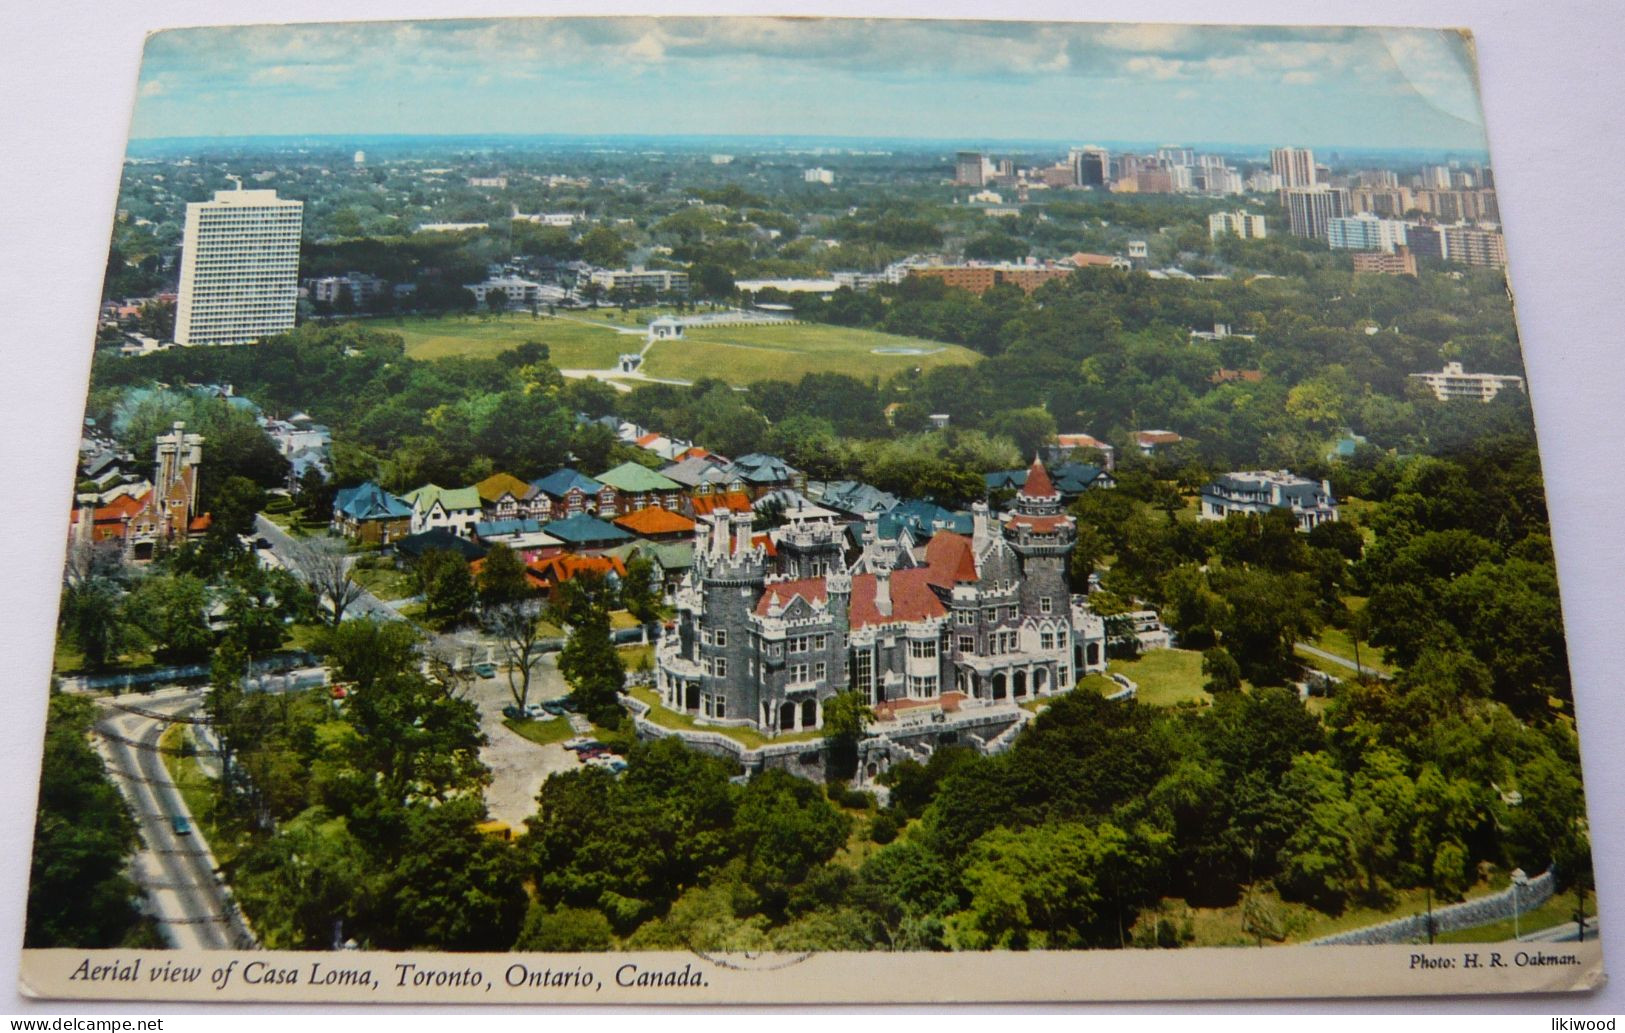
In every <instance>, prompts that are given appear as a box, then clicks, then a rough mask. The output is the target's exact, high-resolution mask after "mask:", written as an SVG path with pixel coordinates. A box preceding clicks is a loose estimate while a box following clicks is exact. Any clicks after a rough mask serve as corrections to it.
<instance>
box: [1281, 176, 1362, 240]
mask: <svg viewBox="0 0 1625 1033" xmlns="http://www.w3.org/2000/svg"><path fill="white" fill-rule="evenodd" d="M1282 193H1284V194H1285V195H1286V217H1287V228H1288V229H1289V230H1291V231H1292V235H1293V236H1294V237H1312V238H1314V239H1316V240H1325V239H1326V236H1327V228H1328V226H1329V225H1330V223H1331V221H1332V220H1333V219H1339V218H1342V217H1343V216H1345V215H1347V214H1348V213H1349V192H1348V191H1347V190H1343V189H1341V188H1334V187H1328V186H1326V185H1324V184H1321V185H1319V186H1312V187H1295V188H1292V189H1289V190H1284V191H1282Z"/></svg>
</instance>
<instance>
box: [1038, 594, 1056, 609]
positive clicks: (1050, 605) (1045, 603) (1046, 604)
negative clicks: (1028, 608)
mask: <svg viewBox="0 0 1625 1033" xmlns="http://www.w3.org/2000/svg"><path fill="white" fill-rule="evenodd" d="M1054 608H1055V603H1054V602H1053V601H1051V599H1050V597H1049V596H1047V595H1046V596H1044V597H1042V598H1040V599H1039V600H1038V612H1040V613H1049V612H1050V611H1051V610H1053V609H1054Z"/></svg>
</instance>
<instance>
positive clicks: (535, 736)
mask: <svg viewBox="0 0 1625 1033" xmlns="http://www.w3.org/2000/svg"><path fill="white" fill-rule="evenodd" d="M502 724H503V726H504V727H506V728H509V729H511V730H512V731H514V732H515V733H517V734H519V735H521V736H523V737H525V738H526V739H529V740H530V741H531V742H533V743H535V744H536V745H538V746H546V745H547V744H548V743H554V742H563V741H564V740H566V739H568V738H570V736H571V734H572V733H571V731H570V722H569V721H567V720H565V719H564V718H562V717H554V718H550V719H548V720H546V721H531V720H529V719H526V720H522V721H515V720H514V719H513V718H511V717H505V718H503V719H502Z"/></svg>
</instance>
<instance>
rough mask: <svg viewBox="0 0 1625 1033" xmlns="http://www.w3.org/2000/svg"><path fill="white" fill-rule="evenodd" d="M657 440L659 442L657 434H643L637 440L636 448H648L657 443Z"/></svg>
mask: <svg viewBox="0 0 1625 1033" xmlns="http://www.w3.org/2000/svg"><path fill="white" fill-rule="evenodd" d="M659 440H660V435H659V434H645V435H643V437H641V438H639V439H638V440H637V446H638V447H639V448H648V447H649V446H650V445H652V444H654V443H655V442H656V441H659Z"/></svg>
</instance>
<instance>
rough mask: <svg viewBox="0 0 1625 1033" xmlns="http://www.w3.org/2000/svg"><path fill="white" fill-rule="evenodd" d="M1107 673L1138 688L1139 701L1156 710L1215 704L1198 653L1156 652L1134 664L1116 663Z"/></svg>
mask: <svg viewBox="0 0 1625 1033" xmlns="http://www.w3.org/2000/svg"><path fill="white" fill-rule="evenodd" d="M1107 670H1108V671H1111V672H1112V673H1114V674H1121V675H1123V676H1125V677H1127V678H1129V679H1131V680H1132V681H1134V682H1135V683H1136V684H1138V685H1139V686H1140V691H1139V693H1138V695H1137V696H1136V697H1135V698H1137V699H1138V700H1139V701H1140V702H1141V703H1145V704H1148V705H1150V706H1153V707H1171V706H1173V705H1175V704H1177V703H1211V702H1213V697H1212V696H1210V695H1208V694H1207V692H1206V691H1205V690H1203V688H1202V682H1204V681H1205V680H1206V679H1205V678H1203V677H1202V654H1201V653H1198V652H1196V651H1195V650H1190V649H1153V650H1151V651H1150V652H1148V653H1142V654H1141V655H1140V656H1139V657H1138V658H1136V659H1134V660H1113V661H1112V662H1111V663H1110V664H1108V665H1107ZM1102 691H1115V689H1112V690H1105V689H1103V690H1102Z"/></svg>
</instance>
